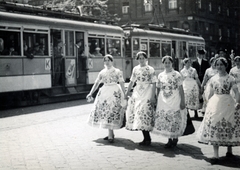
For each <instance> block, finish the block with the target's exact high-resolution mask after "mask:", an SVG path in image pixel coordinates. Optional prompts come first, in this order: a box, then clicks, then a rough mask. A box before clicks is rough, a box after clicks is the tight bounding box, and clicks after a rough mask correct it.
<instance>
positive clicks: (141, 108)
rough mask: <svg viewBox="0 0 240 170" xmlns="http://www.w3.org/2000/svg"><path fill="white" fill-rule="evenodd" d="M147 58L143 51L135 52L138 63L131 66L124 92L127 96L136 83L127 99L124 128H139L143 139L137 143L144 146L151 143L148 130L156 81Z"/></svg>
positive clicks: (150, 123)
mask: <svg viewBox="0 0 240 170" xmlns="http://www.w3.org/2000/svg"><path fill="white" fill-rule="evenodd" d="M147 58H148V57H147V55H146V53H145V52H142V51H141V52H138V53H137V55H136V60H138V62H139V65H137V66H135V67H134V68H133V71H132V75H131V78H130V83H129V86H128V89H127V92H126V96H129V92H130V90H131V89H132V87H133V85H134V83H136V86H135V87H134V89H133V93H132V96H131V97H129V100H128V107H127V110H126V129H127V130H141V131H142V133H143V137H144V139H143V141H142V142H140V143H139V145H145V146H147V145H150V144H151V137H150V134H149V132H150V131H151V130H152V128H153V123H154V121H153V114H154V104H155V91H156V81H157V77H156V75H155V70H154V69H153V67H151V66H149V65H148V64H147Z"/></svg>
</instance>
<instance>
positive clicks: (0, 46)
mask: <svg viewBox="0 0 240 170" xmlns="http://www.w3.org/2000/svg"><path fill="white" fill-rule="evenodd" d="M0 35H1V36H0V55H21V44H20V32H13V31H0Z"/></svg>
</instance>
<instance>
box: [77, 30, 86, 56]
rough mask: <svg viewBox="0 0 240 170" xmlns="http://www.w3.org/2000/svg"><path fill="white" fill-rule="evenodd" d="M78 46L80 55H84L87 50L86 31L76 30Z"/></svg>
mask: <svg viewBox="0 0 240 170" xmlns="http://www.w3.org/2000/svg"><path fill="white" fill-rule="evenodd" d="M76 46H77V48H78V56H84V52H85V46H84V33H82V32H76Z"/></svg>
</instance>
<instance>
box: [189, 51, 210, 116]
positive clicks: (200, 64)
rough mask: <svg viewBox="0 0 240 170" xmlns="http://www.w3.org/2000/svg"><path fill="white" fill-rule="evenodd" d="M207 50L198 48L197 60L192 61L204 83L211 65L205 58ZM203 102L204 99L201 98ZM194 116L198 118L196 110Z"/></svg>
mask: <svg viewBox="0 0 240 170" xmlns="http://www.w3.org/2000/svg"><path fill="white" fill-rule="evenodd" d="M205 54H206V51H205V50H204V49H200V50H198V53H197V60H196V61H194V62H193V63H192V67H193V68H195V69H196V71H197V73H198V77H199V80H200V82H201V83H202V81H203V77H204V74H205V72H206V70H207V69H208V68H209V67H210V64H209V62H208V61H207V60H205V59H204V55H205ZM200 103H203V99H201V100H200ZM194 118H196V119H198V113H197V111H195V114H194Z"/></svg>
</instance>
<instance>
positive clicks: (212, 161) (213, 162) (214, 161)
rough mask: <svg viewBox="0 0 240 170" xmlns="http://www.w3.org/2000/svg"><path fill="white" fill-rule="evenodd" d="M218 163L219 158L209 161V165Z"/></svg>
mask: <svg viewBox="0 0 240 170" xmlns="http://www.w3.org/2000/svg"><path fill="white" fill-rule="evenodd" d="M218 162H219V158H211V159H210V163H211V164H212V165H215V164H218Z"/></svg>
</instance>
